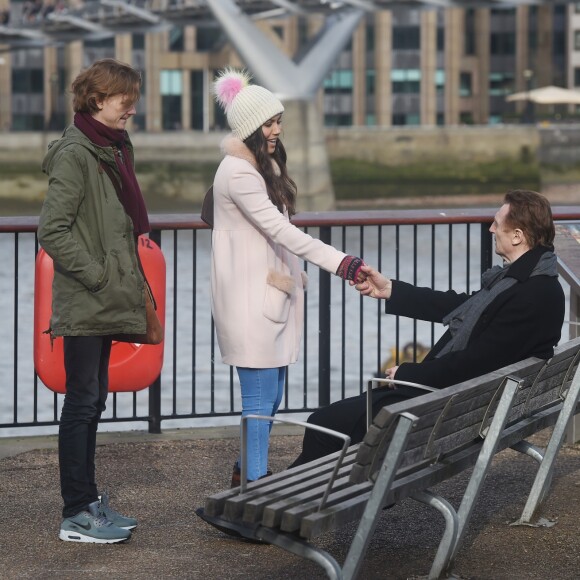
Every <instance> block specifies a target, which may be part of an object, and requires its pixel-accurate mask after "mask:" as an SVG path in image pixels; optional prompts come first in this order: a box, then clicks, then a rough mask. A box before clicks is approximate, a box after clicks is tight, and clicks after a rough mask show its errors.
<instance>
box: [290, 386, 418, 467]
mask: <svg viewBox="0 0 580 580" xmlns="http://www.w3.org/2000/svg"><path fill="white" fill-rule="evenodd" d="M422 394H425V391H421V390H419V389H413V388H412V387H399V388H397V389H384V388H381V389H375V390H374V391H373V417H374V416H375V415H376V414H377V413H378V412H379V411H380V409H381V408H382V407H384V406H385V405H392V404H394V403H399V402H401V401H405V400H406V399H410V398H412V397H416V396H417V395H422ZM308 423H312V424H313V425H320V426H321V427H327V428H328V429H333V430H334V431H338V432H339V433H344V434H345V435H349V436H350V438H351V445H354V444H355V443H360V442H361V441H362V440H363V438H364V436H365V433H366V431H367V402H366V393H364V394H362V395H358V396H356V397H349V398H348V399H343V400H342V401H337V402H336V403H332V404H331V405H328V407H322V408H321V409H318V410H317V411H314V413H312V415H310V417H308ZM342 445H343V440H342V439H339V438H338V437H333V436H331V435H326V434H325V433H321V432H320V431H315V430H314V429H306V431H305V432H304V439H303V440H302V452H301V453H300V455H299V456H298V457H297V458H296V460H295V461H294V463H292V465H290V467H295V466H296V465H302V464H303V463H307V462H308V461H313V460H314V459H318V458H320V457H323V456H324V455H328V454H329V453H334V452H335V451H340V450H341V448H342Z"/></svg>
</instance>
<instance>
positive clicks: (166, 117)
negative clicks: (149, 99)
mask: <svg viewBox="0 0 580 580" xmlns="http://www.w3.org/2000/svg"><path fill="white" fill-rule="evenodd" d="M160 89H161V111H162V115H161V116H162V121H161V123H162V127H163V129H164V130H165V131H177V130H181V129H182V128H183V127H182V120H181V100H182V95H183V79H182V73H181V71H180V70H162V71H161V83H160Z"/></svg>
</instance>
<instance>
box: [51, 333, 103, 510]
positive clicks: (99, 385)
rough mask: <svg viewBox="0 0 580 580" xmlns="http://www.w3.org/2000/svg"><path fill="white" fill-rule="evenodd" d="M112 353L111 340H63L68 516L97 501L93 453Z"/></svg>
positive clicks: (63, 472) (63, 480)
mask: <svg viewBox="0 0 580 580" xmlns="http://www.w3.org/2000/svg"><path fill="white" fill-rule="evenodd" d="M110 355H111V338H110V337H107V336H65V337H64V368H65V373H66V394H65V396H64V404H63V407H62V412H61V415H60V425H59V431H58V456H59V464H60V490H61V495H62V499H63V501H64V507H63V510H62V515H63V517H64V518H68V517H71V516H74V515H75V514H77V513H79V512H80V511H83V510H85V509H86V508H87V506H88V505H89V504H90V503H92V502H94V501H96V500H97V499H98V491H97V484H96V482H95V451H96V446H97V428H98V426H99V419H100V418H101V413H102V412H103V411H104V410H105V402H106V400H107V392H108V389H109V357H110Z"/></svg>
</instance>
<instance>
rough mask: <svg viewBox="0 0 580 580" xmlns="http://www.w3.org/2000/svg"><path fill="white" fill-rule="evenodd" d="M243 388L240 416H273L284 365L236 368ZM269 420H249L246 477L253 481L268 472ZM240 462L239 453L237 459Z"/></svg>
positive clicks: (280, 389)
mask: <svg viewBox="0 0 580 580" xmlns="http://www.w3.org/2000/svg"><path fill="white" fill-rule="evenodd" d="M237 371H238V376H239V378H240V385H241V387H242V417H245V416H246V415H267V416H271V417H273V416H274V415H275V414H276V411H277V410H278V407H279V406H280V401H282V393H283V392H284V383H285V381H286V367H279V368H273V369H250V368H244V367H237ZM271 429H272V422H271V421H258V420H252V419H250V420H249V421H248V440H247V445H248V480H250V481H255V480H256V479H259V478H260V477H262V476H263V475H266V472H267V471H268V445H269V443H270V430H271ZM238 465H241V455H240V457H239V458H238Z"/></svg>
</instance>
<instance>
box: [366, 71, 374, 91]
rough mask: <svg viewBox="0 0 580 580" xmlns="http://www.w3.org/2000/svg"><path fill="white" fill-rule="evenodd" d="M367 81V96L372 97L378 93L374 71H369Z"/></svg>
mask: <svg viewBox="0 0 580 580" xmlns="http://www.w3.org/2000/svg"><path fill="white" fill-rule="evenodd" d="M366 80H367V82H366V89H367V96H372V95H374V94H375V92H376V75H375V71H374V70H367V74H366Z"/></svg>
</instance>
